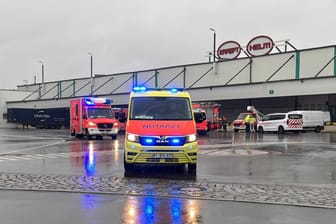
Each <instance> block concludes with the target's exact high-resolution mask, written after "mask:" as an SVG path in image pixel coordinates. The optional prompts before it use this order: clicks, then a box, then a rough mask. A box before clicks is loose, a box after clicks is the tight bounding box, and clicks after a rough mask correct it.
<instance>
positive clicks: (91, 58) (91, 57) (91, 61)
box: [88, 52, 93, 95]
mask: <svg viewBox="0 0 336 224" xmlns="http://www.w3.org/2000/svg"><path fill="white" fill-rule="evenodd" d="M88 54H89V55H90V65H91V73H90V78H91V80H90V82H91V88H90V95H92V93H93V54H92V53H91V52H88Z"/></svg>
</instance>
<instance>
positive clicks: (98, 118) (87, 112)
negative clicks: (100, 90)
mask: <svg viewBox="0 0 336 224" xmlns="http://www.w3.org/2000/svg"><path fill="white" fill-rule="evenodd" d="M118 131H119V129H118V123H117V121H116V119H115V118H114V116H113V114H112V110H111V99H108V98H94V97H82V98H77V99H71V100H70V133H71V135H72V136H76V137H83V136H86V137H87V139H91V137H92V136H95V137H96V139H102V138H103V136H111V137H112V139H116V138H117V135H118Z"/></svg>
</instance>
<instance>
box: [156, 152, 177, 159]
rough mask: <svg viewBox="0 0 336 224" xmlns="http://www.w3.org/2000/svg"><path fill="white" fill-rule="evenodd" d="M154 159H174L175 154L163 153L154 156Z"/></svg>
mask: <svg viewBox="0 0 336 224" xmlns="http://www.w3.org/2000/svg"><path fill="white" fill-rule="evenodd" d="M152 158H156V159H167V158H173V154H162V153H157V154H153V155H152Z"/></svg>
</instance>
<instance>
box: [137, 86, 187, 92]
mask: <svg viewBox="0 0 336 224" xmlns="http://www.w3.org/2000/svg"><path fill="white" fill-rule="evenodd" d="M147 90H157V91H162V90H168V91H170V92H172V93H177V92H181V91H184V89H183V88H147V87H145V86H135V87H134V88H133V91H134V92H146V91H147Z"/></svg>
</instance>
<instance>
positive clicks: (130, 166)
mask: <svg viewBox="0 0 336 224" xmlns="http://www.w3.org/2000/svg"><path fill="white" fill-rule="evenodd" d="M133 167H134V165H133V164H129V163H127V162H126V158H125V155H124V169H125V172H129V171H132V170H133Z"/></svg>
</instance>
